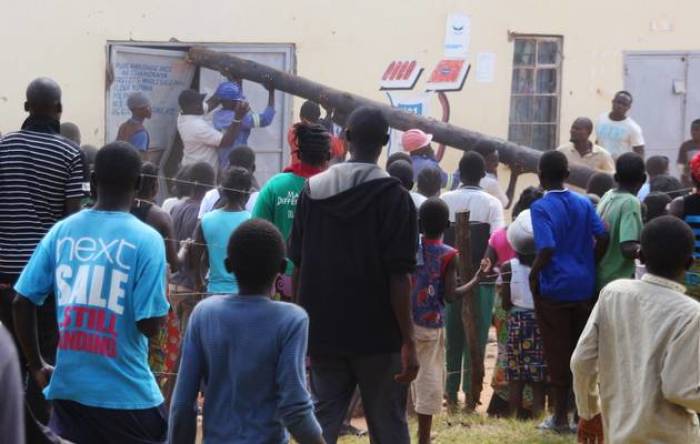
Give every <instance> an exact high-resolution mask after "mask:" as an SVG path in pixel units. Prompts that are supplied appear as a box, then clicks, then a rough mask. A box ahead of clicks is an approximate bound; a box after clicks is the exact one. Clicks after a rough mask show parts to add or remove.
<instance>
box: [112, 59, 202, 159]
mask: <svg viewBox="0 0 700 444" xmlns="http://www.w3.org/2000/svg"><path fill="white" fill-rule="evenodd" d="M186 54H187V53H186V52H185V51H168V50H160V49H151V48H136V47H128V46H114V47H112V53H111V65H112V72H113V73H114V80H113V82H112V84H111V85H110V87H109V91H108V94H107V125H106V141H107V142H111V141H113V140H115V139H116V138H117V132H118V130H119V126H120V125H121V124H122V123H123V122H125V121H126V120H127V119H128V118H129V117H130V116H131V112H130V111H129V109H128V107H127V106H126V99H127V98H128V97H129V94H131V93H133V92H137V91H141V92H143V93H145V94H146V95H147V96H148V98H149V99H150V100H151V108H152V117H151V118H150V119H148V120H146V121H145V122H144V126H145V127H146V129H147V130H148V133H149V136H150V139H151V140H150V148H151V149H156V150H165V149H167V148H169V147H170V145H171V144H172V142H173V138H174V137H175V132H176V131H177V128H176V122H177V115H178V113H179V112H180V107H179V105H178V102H177V99H178V96H179V95H180V92H181V91H182V90H183V89H187V88H189V87H190V85H191V84H192V78H193V76H194V70H195V67H194V65H191V64H189V63H187V62H185V55H186Z"/></svg>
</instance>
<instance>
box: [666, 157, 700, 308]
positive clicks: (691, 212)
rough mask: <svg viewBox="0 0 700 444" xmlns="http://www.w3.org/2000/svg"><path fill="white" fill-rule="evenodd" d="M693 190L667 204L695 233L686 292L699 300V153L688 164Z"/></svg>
mask: <svg viewBox="0 0 700 444" xmlns="http://www.w3.org/2000/svg"><path fill="white" fill-rule="evenodd" d="M688 171H689V172H690V178H691V180H692V181H693V184H694V190H695V192H694V193H692V194H689V195H687V196H684V197H676V198H674V199H673V201H672V202H671V204H670V205H669V206H668V211H669V213H670V214H672V215H673V216H676V217H678V218H681V219H683V220H684V221H685V223H687V224H688V225H690V228H692V229H693V232H694V233H695V253H694V258H695V262H694V264H693V266H692V267H691V268H690V270H688V272H687V273H686V279H685V286H686V287H688V292H687V294H688V295H690V296H692V297H694V298H695V299H697V300H700V153H698V154H695V157H693V158H692V160H691V161H690V164H689V165H688Z"/></svg>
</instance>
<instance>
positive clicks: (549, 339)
mask: <svg viewBox="0 0 700 444" xmlns="http://www.w3.org/2000/svg"><path fill="white" fill-rule="evenodd" d="M568 176H569V163H568V161H567V159H566V156H565V155H564V154H562V153H560V152H559V151H548V152H546V153H544V154H543V155H542V157H540V163H539V177H540V184H541V186H542V188H543V189H544V190H546V193H545V195H544V197H542V198H541V199H539V200H537V201H536V202H535V203H534V204H532V207H530V214H531V215H532V226H533V228H534V234H535V245H536V247H537V256H536V258H535V261H534V262H533V264H532V271H531V273H530V289H531V291H532V294H533V295H534V297H535V298H536V300H537V304H536V305H535V309H536V310H537V323H538V325H539V327H540V332H541V333H542V339H543V341H544V353H545V359H546V362H547V371H548V373H549V379H550V383H551V386H552V394H553V396H552V398H553V400H554V402H553V404H554V416H553V417H551V418H547V420H545V421H544V422H543V423H542V424H541V425H540V428H542V429H544V430H553V431H556V432H567V431H569V430H570V429H569V420H568V417H567V413H568V404H569V394H570V392H571V371H570V370H569V361H570V360H571V353H572V352H573V350H574V347H575V346H576V342H577V341H578V337H579V335H580V334H581V331H582V330H583V327H584V325H585V324H586V321H587V320H588V316H589V314H590V313H591V309H592V308H593V304H594V300H595V299H594V298H595V295H596V291H595V286H596V279H595V263H596V258H597V257H601V256H602V254H603V252H605V250H606V248H607V243H608V235H607V232H606V229H605V225H604V224H603V221H602V220H600V217H598V215H597V214H596V212H595V209H594V208H593V205H591V203H590V201H589V200H588V199H586V198H585V197H584V196H580V195H578V194H576V193H573V192H571V191H569V190H567V189H566V188H565V187H564V181H565V180H566V178H567V177H568ZM594 238H595V240H596V242H595V244H594V242H593V239H594Z"/></svg>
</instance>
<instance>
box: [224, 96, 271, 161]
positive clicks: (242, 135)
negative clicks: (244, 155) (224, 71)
mask: <svg viewBox="0 0 700 444" xmlns="http://www.w3.org/2000/svg"><path fill="white" fill-rule="evenodd" d="M266 88H267V91H268V99H267V107H265V109H264V110H263V112H262V113H256V112H253V111H248V112H247V114H245V116H244V117H243V118H242V119H239V118H238V117H237V116H236V106H237V104H238V103H241V102H244V103H247V102H246V100H245V96H244V95H243V90H242V89H241V85H240V83H238V82H224V83H222V84H221V85H219V87H218V88H217V89H216V92H215V93H214V97H215V102H214V105H215V104H217V102H218V103H219V104H221V108H220V109H217V110H216V111H215V112H214V128H216V129H217V130H219V131H222V132H223V131H224V130H226V128H228V127H229V126H231V124H233V123H239V124H240V126H241V128H240V131H239V132H238V137H236V140H235V142H234V143H233V145H228V146H226V147H225V148H222V149H220V150H219V167H220V168H226V167H227V166H228V156H229V154H230V153H231V151H233V149H234V148H235V147H238V146H243V145H247V144H248V138H249V137H250V131H251V130H252V129H253V128H264V127H266V126H268V125H270V124H271V123H272V119H274V117H275V90H274V88H273V87H272V86H271V85H266ZM213 108H214V107H212V108H211V109H213Z"/></svg>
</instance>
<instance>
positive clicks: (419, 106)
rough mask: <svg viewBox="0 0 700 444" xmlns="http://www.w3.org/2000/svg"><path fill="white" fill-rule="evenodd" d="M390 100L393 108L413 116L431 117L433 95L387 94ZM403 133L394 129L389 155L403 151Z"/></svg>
mask: <svg viewBox="0 0 700 444" xmlns="http://www.w3.org/2000/svg"><path fill="white" fill-rule="evenodd" d="M386 94H387V97H388V98H389V102H390V103H391V106H393V107H394V108H398V109H400V110H403V111H407V112H410V113H413V114H418V115H419V116H427V115H429V111H430V109H429V107H430V100H431V99H432V97H433V96H432V94H430V93H418V94H416V93H402V92H392V93H388V92H387V93H386ZM402 135H403V131H399V130H396V129H392V130H391V133H390V138H389V154H392V153H395V152H397V151H401V150H403V146H402V145H401V136H402Z"/></svg>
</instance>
